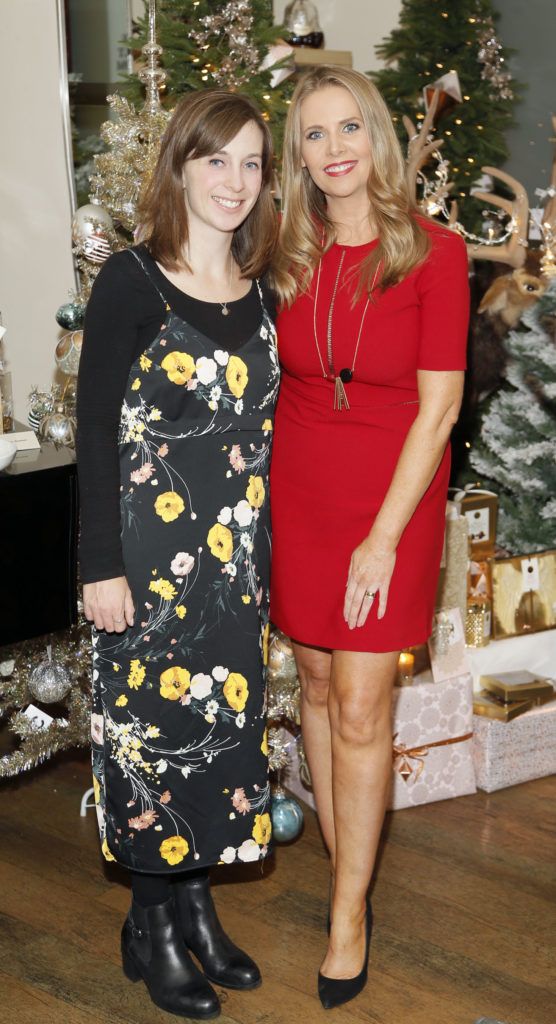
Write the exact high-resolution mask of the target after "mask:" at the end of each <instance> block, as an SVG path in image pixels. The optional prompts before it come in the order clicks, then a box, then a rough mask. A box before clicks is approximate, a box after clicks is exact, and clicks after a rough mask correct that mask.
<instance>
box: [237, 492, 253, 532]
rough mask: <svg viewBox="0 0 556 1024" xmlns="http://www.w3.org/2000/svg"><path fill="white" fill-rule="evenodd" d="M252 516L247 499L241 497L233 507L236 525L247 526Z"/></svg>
mask: <svg viewBox="0 0 556 1024" xmlns="http://www.w3.org/2000/svg"><path fill="white" fill-rule="evenodd" d="M252 518H253V509H252V508H251V506H250V504H249V502H248V501H246V500H245V498H242V499H241V501H238V503H237V505H236V507H235V508H234V519H235V521H236V523H237V524H238V526H249V525H250V523H251V520H252Z"/></svg>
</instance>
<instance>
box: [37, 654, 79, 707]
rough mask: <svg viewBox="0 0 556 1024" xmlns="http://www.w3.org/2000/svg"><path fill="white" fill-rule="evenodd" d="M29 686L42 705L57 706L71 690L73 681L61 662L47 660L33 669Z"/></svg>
mask: <svg viewBox="0 0 556 1024" xmlns="http://www.w3.org/2000/svg"><path fill="white" fill-rule="evenodd" d="M27 686H28V689H29V693H30V694H31V696H32V697H34V698H35V700H39V701H41V703H42V704H55V703H57V701H60V700H63V698H64V697H65V696H66V694H67V693H68V692H69V691H70V690H71V679H70V677H69V675H68V673H67V671H66V669H65V668H64V666H63V665H60V662H58V661H50V659H49V658H46V659H45V660H44V661H41V663H40V665H37V666H36V668H34V669H33V671H32V672H31V675H30V676H29V681H28V683H27Z"/></svg>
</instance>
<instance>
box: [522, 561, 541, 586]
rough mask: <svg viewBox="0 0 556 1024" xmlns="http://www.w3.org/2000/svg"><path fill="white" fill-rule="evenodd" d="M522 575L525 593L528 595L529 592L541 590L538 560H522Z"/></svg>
mask: <svg viewBox="0 0 556 1024" xmlns="http://www.w3.org/2000/svg"><path fill="white" fill-rule="evenodd" d="M521 574H522V579H523V591H524V593H526V592H527V591H528V590H540V589H541V581H540V577H539V560H538V558H522V559H521Z"/></svg>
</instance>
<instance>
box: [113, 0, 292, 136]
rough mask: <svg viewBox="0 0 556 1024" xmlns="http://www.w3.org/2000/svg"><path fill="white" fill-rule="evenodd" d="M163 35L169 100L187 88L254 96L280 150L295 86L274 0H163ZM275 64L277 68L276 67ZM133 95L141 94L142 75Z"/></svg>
mask: <svg viewBox="0 0 556 1024" xmlns="http://www.w3.org/2000/svg"><path fill="white" fill-rule="evenodd" d="M157 24H158V27H157V35H158V40H159V42H160V44H161V46H162V47H163V50H164V53H163V56H162V64H163V67H164V69H165V71H166V75H167V79H166V95H165V97H164V99H163V102H164V103H165V105H167V106H173V105H174V104H175V102H176V99H177V98H178V97H179V96H181V95H183V94H184V93H187V92H191V91H193V90H195V91H197V90H199V89H206V88H215V87H220V88H224V89H233V90H234V89H238V90H241V91H242V92H244V93H246V94H247V95H248V96H251V97H252V98H253V99H254V100H255V101H256V103H257V104H258V106H259V107H260V109H261V110H262V112H263V117H264V118H265V119H266V120H268V121H269V123H270V126H271V129H272V134H273V137H274V143H275V146H276V150H277V152H280V148H281V141H282V135H283V127H284V121H285V117H286V113H287V101H288V99H289V97H290V95H291V93H292V91H293V85H292V84H291V82H289V81H284V79H285V78H286V72H285V71H284V72H282V73H281V59H282V60H283V59H284V56H285V50H282V48H281V47H280V46H277V40H278V37H279V36H280V28H279V27H277V26H276V25H275V24H274V22H273V14H272V2H271V0H224V2H222V0H216V2H214V0H210V2H209V0H159V3H158V4H157ZM138 28H139V31H138V35H137V37H136V38H135V39H134V40H133V45H134V46H137V45H142V44H143V43H144V42H145V40H146V38H147V33H148V24H147V20H146V19H145V20H143V21H141V22H139V26H138ZM271 68H272V70H270V69H271ZM129 95H130V98H132V99H133V100H138V99H139V90H138V85H137V80H136V79H135V78H132V79H131V80H130V83H129Z"/></svg>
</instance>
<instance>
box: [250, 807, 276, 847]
mask: <svg viewBox="0 0 556 1024" xmlns="http://www.w3.org/2000/svg"><path fill="white" fill-rule="evenodd" d="M251 835H252V836H253V839H254V840H255V842H256V843H259V845H260V846H266V844H267V843H268V842H269V840H270V837H271V835H272V824H271V822H270V814H256V815H255V824H254V825H253V831H252V833H251Z"/></svg>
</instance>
